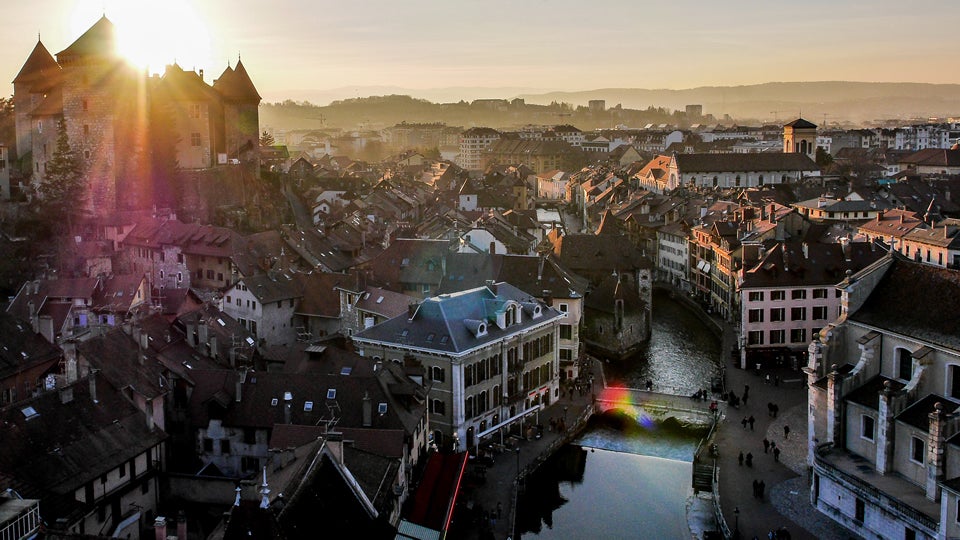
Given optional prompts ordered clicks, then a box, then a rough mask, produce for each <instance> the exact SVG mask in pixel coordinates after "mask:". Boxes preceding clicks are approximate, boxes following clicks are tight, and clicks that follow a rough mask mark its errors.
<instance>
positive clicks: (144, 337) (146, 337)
mask: <svg viewBox="0 0 960 540" xmlns="http://www.w3.org/2000/svg"><path fill="white" fill-rule="evenodd" d="M140 348H141V349H143V350H147V349H149V348H150V334H148V333H146V332H144V331H142V330H141V331H140Z"/></svg>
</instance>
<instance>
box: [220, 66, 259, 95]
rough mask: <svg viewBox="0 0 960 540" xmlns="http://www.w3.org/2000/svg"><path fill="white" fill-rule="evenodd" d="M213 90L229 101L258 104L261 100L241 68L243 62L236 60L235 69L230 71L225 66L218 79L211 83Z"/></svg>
mask: <svg viewBox="0 0 960 540" xmlns="http://www.w3.org/2000/svg"><path fill="white" fill-rule="evenodd" d="M213 88H214V89H216V90H217V91H218V92H220V94H221V95H222V96H223V97H224V98H226V99H228V100H230V101H253V102H256V103H259V102H260V100H261V99H262V98H261V97H260V94H259V93H258V92H257V88H256V87H255V86H254V85H253V81H251V80H250V75H248V74H247V70H246V68H244V67H243V62H241V61H240V60H239V59H237V67H236V68H232V69H231V68H230V66H227V69H225V70H224V71H223V74H222V75H220V78H219V79H217V81H216V82H215V83H213Z"/></svg>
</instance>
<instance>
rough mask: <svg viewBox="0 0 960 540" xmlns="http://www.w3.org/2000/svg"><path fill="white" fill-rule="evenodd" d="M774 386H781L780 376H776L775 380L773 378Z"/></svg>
mask: <svg viewBox="0 0 960 540" xmlns="http://www.w3.org/2000/svg"><path fill="white" fill-rule="evenodd" d="M773 385H774V386H780V376H779V375H776V376H774V378H773Z"/></svg>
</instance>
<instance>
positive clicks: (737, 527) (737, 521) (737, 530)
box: [733, 506, 740, 538]
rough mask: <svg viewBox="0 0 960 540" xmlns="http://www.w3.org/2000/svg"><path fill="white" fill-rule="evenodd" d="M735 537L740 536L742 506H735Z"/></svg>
mask: <svg viewBox="0 0 960 540" xmlns="http://www.w3.org/2000/svg"><path fill="white" fill-rule="evenodd" d="M733 537H734V538H740V507H739V506H734V507H733Z"/></svg>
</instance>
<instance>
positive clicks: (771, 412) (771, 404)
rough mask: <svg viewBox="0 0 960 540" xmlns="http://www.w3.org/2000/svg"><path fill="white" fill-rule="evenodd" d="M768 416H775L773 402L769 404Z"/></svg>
mask: <svg viewBox="0 0 960 540" xmlns="http://www.w3.org/2000/svg"><path fill="white" fill-rule="evenodd" d="M767 416H773V402H772V401H768V402H767Z"/></svg>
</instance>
